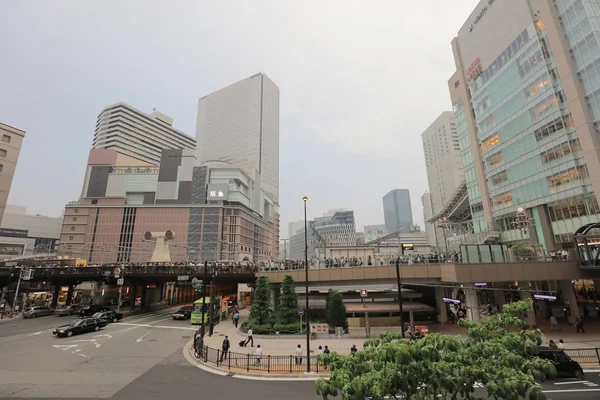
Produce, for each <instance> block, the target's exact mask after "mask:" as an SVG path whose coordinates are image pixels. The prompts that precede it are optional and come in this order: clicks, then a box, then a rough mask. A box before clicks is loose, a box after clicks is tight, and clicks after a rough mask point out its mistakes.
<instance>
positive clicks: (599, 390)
mask: <svg viewBox="0 0 600 400" xmlns="http://www.w3.org/2000/svg"><path fill="white" fill-rule="evenodd" d="M578 392H600V389H571V390H568V389H565V390H542V393H578Z"/></svg>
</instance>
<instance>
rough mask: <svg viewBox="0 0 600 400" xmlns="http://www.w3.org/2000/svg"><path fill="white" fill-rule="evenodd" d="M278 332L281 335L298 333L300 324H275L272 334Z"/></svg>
mask: <svg viewBox="0 0 600 400" xmlns="http://www.w3.org/2000/svg"><path fill="white" fill-rule="evenodd" d="M275 332H279V334H281V335H292V334H294V333H298V332H300V322H294V323H292V324H275V325H273V333H275Z"/></svg>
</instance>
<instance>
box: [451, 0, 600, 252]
mask: <svg viewBox="0 0 600 400" xmlns="http://www.w3.org/2000/svg"><path fill="white" fill-rule="evenodd" d="M598 18H600V8H598V7H597V4H596V2H589V1H582V0H575V1H573V0H526V1H524V0H504V1H494V2H492V1H489V0H483V1H481V2H480V3H479V4H478V5H477V7H476V8H475V10H474V11H473V12H472V13H471V15H470V16H469V18H468V20H467V21H466V22H465V24H464V25H463V26H462V28H461V29H460V30H459V32H458V35H457V37H456V38H455V39H454V40H453V41H452V49H453V52H454V59H455V63H456V68H457V72H456V73H455V74H454V75H453V76H452V77H451V79H450V80H449V82H448V86H449V90H450V95H451V99H452V103H453V108H454V118H455V121H456V127H457V134H458V139H459V144H460V149H461V156H462V163H463V168H464V174H465V181H466V193H467V194H468V203H469V206H470V211H471V216H472V220H473V224H474V229H475V232H485V231H486V230H487V231H489V230H499V231H500V232H501V233H500V238H499V239H500V240H501V241H502V242H505V243H510V242H519V241H521V240H524V239H525V240H530V241H534V242H539V243H540V244H542V245H543V246H544V247H545V248H546V249H547V250H551V249H555V248H557V247H560V246H561V243H562V242H571V241H572V238H571V235H572V233H573V232H574V231H575V230H576V229H577V228H579V227H581V226H582V225H584V224H587V223H590V222H599V221H600V207H599V206H598V194H600V154H599V152H598V150H597V149H599V148H600V144H599V142H600V137H599V132H600V78H599V76H600V46H599V40H600V28H599V27H598V25H597V23H596V21H597V20H598ZM520 208H523V209H524V210H525V211H526V213H527V214H528V216H529V218H531V221H532V225H533V226H532V227H531V228H530V229H528V231H527V232H525V234H524V233H523V231H522V230H521V229H515V227H514V225H513V222H514V219H515V215H516V212H517V209H520Z"/></svg>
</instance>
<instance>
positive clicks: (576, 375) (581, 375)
mask: <svg viewBox="0 0 600 400" xmlns="http://www.w3.org/2000/svg"><path fill="white" fill-rule="evenodd" d="M575 378H577V379H583V371H582V370H579V371H575Z"/></svg>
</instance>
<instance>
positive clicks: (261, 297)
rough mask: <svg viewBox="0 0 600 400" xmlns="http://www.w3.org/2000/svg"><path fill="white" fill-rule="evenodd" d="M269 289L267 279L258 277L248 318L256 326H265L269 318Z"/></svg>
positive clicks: (270, 311)
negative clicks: (254, 322)
mask: <svg viewBox="0 0 600 400" xmlns="http://www.w3.org/2000/svg"><path fill="white" fill-rule="evenodd" d="M271 313H272V310H271V288H270V286H269V278H267V277H266V276H259V277H258V279H257V280H256V285H255V287H254V299H253V300H252V306H251V307H250V318H251V319H253V320H254V321H256V323H257V324H258V325H262V324H266V323H267V322H268V321H269V318H270V317H271Z"/></svg>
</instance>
